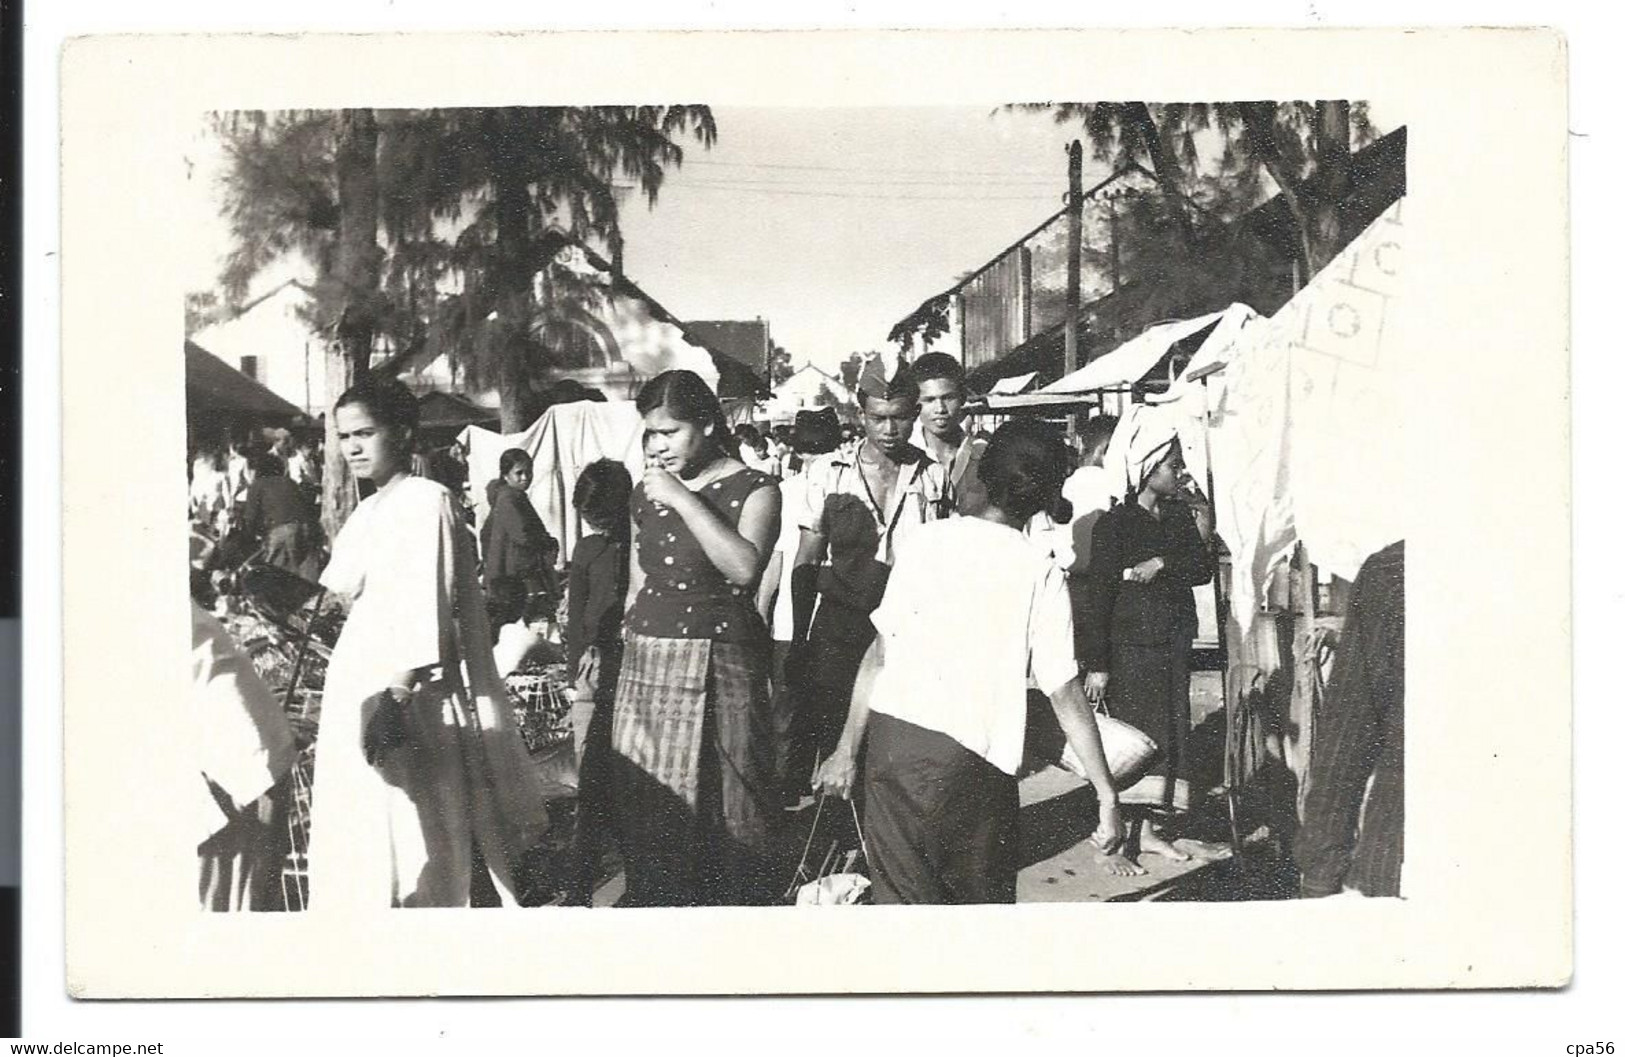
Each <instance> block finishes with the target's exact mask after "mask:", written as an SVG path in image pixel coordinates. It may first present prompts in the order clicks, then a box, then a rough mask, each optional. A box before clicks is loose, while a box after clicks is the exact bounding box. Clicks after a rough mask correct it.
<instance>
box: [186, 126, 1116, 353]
mask: <svg viewBox="0 0 1625 1057" xmlns="http://www.w3.org/2000/svg"><path fill="white" fill-rule="evenodd" d="M715 116H716V121H717V133H718V135H717V142H716V144H715V146H713V147H712V148H711V149H710V150H708V151H707V150H703V149H701V148H699V147H698V146H697V145H694V144H693V143H692V142H690V143H689V144H688V145H687V149H688V161H687V162H686V163H685V164H684V166H683V167H682V169H681V170H678V171H675V172H673V173H671V174H670V175H669V177H668V179H667V181H666V185H665V187H664V189H663V190H662V191H661V194H660V198H659V201H658V204H657V205H656V206H655V207H654V208H653V209H652V210H651V209H647V208H645V207H644V204H643V202H642V200H641V199H639V200H636V201H632V202H629V203H628V204H627V208H626V209H625V215H624V219H623V223H624V226H625V234H626V262H625V263H626V273H627V275H628V276H629V277H630V278H631V279H632V280H633V281H634V282H636V283H637V284H638V285H640V286H642V287H643V288H644V289H645V290H647V291H648V292H649V294H650V295H651V296H653V297H654V298H655V299H656V300H658V301H660V302H661V303H662V304H663V305H665V306H666V307H667V308H668V309H670V310H671V311H672V312H673V313H675V314H676V315H677V316H678V317H680V318H684V319H754V318H756V317H758V316H760V317H762V318H764V319H766V320H768V321H769V323H770V324H771V327H772V334H773V337H774V340H776V341H777V342H778V343H779V344H780V345H783V346H784V347H785V348H786V349H788V350H789V351H790V354H791V358H792V360H793V361H794V362H795V363H796V364H797V365H800V364H802V363H805V362H809V361H810V362H813V363H817V364H819V365H820V366H822V367H825V368H833V367H834V365H835V364H837V363H839V362H840V361H841V360H842V359H844V358H845V357H846V356H847V354H848V353H850V352H852V351H854V350H858V349H871V348H880V347H882V346H883V345H884V344H885V340H886V333H887V331H889V330H890V329H891V325H892V324H893V323H895V322H896V321H897V320H899V319H901V318H902V317H903V316H905V315H907V314H908V313H909V312H911V311H913V309H914V308H915V307H916V306H917V305H918V304H919V303H920V302H921V301H923V300H925V299H926V298H927V297H930V296H932V295H933V294H936V293H938V292H940V291H942V290H943V289H945V288H946V287H948V286H950V285H952V284H953V282H954V280H955V277H956V276H958V275H960V274H962V273H964V272H967V271H969V270H971V269H973V268H976V267H978V266H980V265H981V264H983V263H984V262H985V261H986V260H988V259H989V258H991V257H992V256H993V254H995V253H997V252H998V251H1000V250H1001V249H1003V248H1004V247H1006V246H1007V245H1009V244H1010V243H1011V242H1014V241H1015V240H1016V239H1017V238H1018V237H1020V236H1021V235H1023V234H1025V233H1026V232H1027V231H1028V230H1030V229H1031V228H1033V227H1034V226H1036V225H1037V224H1038V223H1039V222H1040V221H1042V220H1043V219H1044V218H1045V217H1047V216H1049V215H1050V214H1051V213H1053V212H1054V211H1055V210H1057V209H1059V208H1060V207H1061V194H1062V192H1064V191H1065V189H1066V153H1065V147H1066V143H1067V142H1068V141H1069V140H1070V139H1071V138H1072V136H1074V135H1076V132H1075V131H1074V130H1071V129H1063V128H1058V127H1057V126H1056V125H1055V123H1054V122H1053V121H1052V120H1051V119H1050V118H1049V117H1048V116H1046V115H1040V114H1011V113H1002V112H1001V113H990V112H989V111H988V110H985V109H946V108H930V109H896V108H888V109H882V108H865V109H825V110H785V109H773V110H768V109H718V110H717V111H716V112H715ZM187 162H188V166H187V172H188V181H187V182H188V187H189V189H190V191H189V194H188V199H189V201H188V203H187V208H188V210H189V215H190V217H191V220H192V223H191V224H190V226H189V229H190V230H191V231H193V232H196V233H197V234H198V236H199V237H198V238H197V239H195V240H190V244H191V250H192V261H191V264H190V266H189V269H188V276H189V285H188V288H189V289H194V290H204V289H212V288H213V285H214V279H215V276H216V275H217V273H218V270H219V263H218V262H219V258H220V256H221V255H222V253H223V252H224V251H225V249H226V248H227V246H228V245H229V238H228V236H227V234H226V232H225V226H224V223H223V222H222V221H221V220H220V219H219V217H218V213H217V206H216V204H215V203H216V189H215V186H214V184H215V180H216V178H217V175H218V172H219V169H220V160H219V156H218V151H217V150H216V149H215V148H214V146H213V144H212V143H211V142H210V140H209V137H208V135H207V134H206V133H201V132H200V134H199V135H198V137H197V139H196V140H195V142H194V144H193V149H191V150H190V151H189V152H188V157H187ZM1097 173H1098V174H1100V175H1104V169H1103V168H1102V167H1101V166H1099V165H1098V163H1095V162H1093V161H1092V160H1090V159H1088V157H1087V152H1086V155H1085V168H1084V174H1085V181H1086V182H1089V180H1090V177H1091V176H1095V175H1096V174H1097ZM287 274H289V272H288V271H286V270H279V271H278V272H277V274H276V275H275V276H266V277H265V285H269V283H270V282H271V281H273V279H274V280H275V281H280V279H281V278H284V277H286V275H287ZM256 285H257V288H260V287H259V284H256Z"/></svg>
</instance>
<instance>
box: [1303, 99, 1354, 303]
mask: <svg viewBox="0 0 1625 1057" xmlns="http://www.w3.org/2000/svg"><path fill="white" fill-rule="evenodd" d="M1314 136H1315V139H1314V151H1315V172H1316V174H1317V180H1316V184H1317V188H1316V194H1315V196H1314V198H1313V200H1312V201H1310V202H1309V203H1307V207H1308V208H1307V211H1308V214H1309V216H1308V221H1309V223H1308V228H1307V230H1308V234H1309V248H1310V251H1311V252H1312V253H1313V254H1314V256H1315V269H1316V270H1317V271H1318V270H1319V269H1321V268H1324V267H1325V266H1326V265H1327V264H1328V263H1330V261H1331V259H1332V257H1333V256H1334V255H1335V254H1336V252H1337V245H1338V243H1339V242H1340V241H1341V238H1342V233H1343V200H1344V199H1345V198H1347V197H1348V193H1349V182H1350V170H1351V168H1352V162H1351V156H1350V152H1349V103H1348V100H1347V99H1322V100H1319V101H1318V102H1316V103H1315V126H1314Z"/></svg>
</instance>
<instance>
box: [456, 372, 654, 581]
mask: <svg viewBox="0 0 1625 1057" xmlns="http://www.w3.org/2000/svg"><path fill="white" fill-rule="evenodd" d="M458 440H459V441H460V442H461V443H462V444H463V446H464V448H465V449H466V450H467V452H468V481H469V492H470V494H471V496H472V498H473V500H474V517H475V522H476V525H483V524H484V523H485V516H486V514H487V513H489V508H488V506H487V505H486V498H485V486H486V483H487V482H489V481H492V480H494V479H495V478H496V476H497V469H498V463H499V462H500V461H501V459H502V453H503V452H505V451H507V450H508V449H509V448H519V449H522V450H523V451H526V452H529V453H530V457H531V458H532V459H533V460H534V461H535V476H534V477H533V479H532V481H531V485H530V492H529V495H530V501H531V504H532V505H534V506H535V507H536V513H538V514H540V515H541V518H542V523H543V524H544V525H546V526H547V531H548V532H550V533H552V534H553V538H554V539H556V540H558V541H559V547H560V556H561V557H563V558H566V559H567V558H569V556H570V554H571V553H572V552H573V551H574V550H575V545H576V541H577V540H579V539H580V538H581V526H580V524H579V523H578V521H577V518H576V512H575V505H574V504H573V503H572V502H571V501H570V497H571V494H572V493H573V492H574V491H575V485H576V478H577V477H579V476H581V471H582V469H583V468H584V467H585V466H586V465H587V464H588V463H591V462H593V461H594V460H597V459H614V460H615V461H617V462H621V463H625V464H626V468H627V472H629V473H630V474H631V475H632V481H633V483H634V484H635V483H636V482H637V481H638V480H639V478H641V477H642V476H643V418H642V416H640V415H639V414H638V409H637V405H635V404H633V403H632V402H631V401H627V400H620V401H610V402H607V403H599V402H596V401H590V400H581V401H577V402H575V403H571V404H555V405H554V406H553V407H550V408H548V409H547V410H546V411H545V412H543V414H542V417H541V418H538V419H537V420H536V421H535V422H534V423H532V424H531V427H530V428H529V429H527V430H525V431H524V432H522V433H509V434H501V433H493V432H492V431H490V430H488V429H481V428H480V427H478V426H469V427H468V428H467V429H465V430H463V432H462V434H461V435H460V436H459V437H458Z"/></svg>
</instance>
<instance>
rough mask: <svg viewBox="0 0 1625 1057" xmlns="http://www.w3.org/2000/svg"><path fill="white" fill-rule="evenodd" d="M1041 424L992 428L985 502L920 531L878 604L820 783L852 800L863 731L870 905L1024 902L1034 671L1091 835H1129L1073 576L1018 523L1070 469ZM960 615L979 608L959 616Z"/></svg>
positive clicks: (1045, 501)
mask: <svg viewBox="0 0 1625 1057" xmlns="http://www.w3.org/2000/svg"><path fill="white" fill-rule="evenodd" d="M1045 429H1046V427H1044V426H1043V425H1042V424H1041V423H1033V422H1013V423H1010V424H1008V425H1006V426H1004V427H1003V428H1001V429H1000V430H999V433H998V434H997V435H995V436H994V438H993V440H992V442H991V443H990V444H989V445H988V448H987V452H986V454H985V456H984V457H983V460H982V482H983V483H984V484H985V485H986V488H987V494H988V502H987V505H986V506H985V507H984V508H983V510H982V512H981V513H979V514H978V515H976V516H974V517H969V518H952V519H947V520H943V521H937V522H934V523H931V524H927V525H924V526H922V527H921V529H920V530H919V531H917V532H916V533H915V534H914V535H913V537H912V539H911V540H910V542H909V545H908V546H907V547H906V548H905V549H903V550H902V551H901V552H900V553H899V555H898V559H897V563H896V566H895V568H894V569H893V570H892V574H891V577H890V579H889V581H888V583H887V585H886V592H885V597H884V598H883V600H882V601H881V604H880V606H879V608H878V609H876V610H875V612H874V614H873V618H872V619H873V622H874V626H875V629H876V631H877V632H878V636H877V638H876V639H875V642H874V644H873V645H871V646H870V648H869V651H868V652H867V653H866V654H865V655H864V658H863V663H862V666H861V667H860V669H859V672H858V677H857V682H856V686H855V688H854V691H853V694H852V708H851V711H850V713H849V714H848V716H847V721H846V725H845V727H844V729H843V730H842V732H841V737H840V740H839V742H838V743H837V746H836V748H835V750H834V751H833V752H832V753H831V755H830V758H829V759H828V760H827V761H826V762H825V764H824V765H823V767H821V768H820V770H819V773H818V776H817V779H816V784H817V785H818V786H819V787H820V788H823V789H825V790H828V791H832V792H835V793H838V794H840V795H843V796H844V795H849V794H850V793H851V792H852V789H853V785H854V780H855V774H856V759H857V752H858V747H859V745H860V743H864V742H865V737H866V735H867V743H866V745H865V753H866V757H865V763H864V773H863V790H864V804H863V816H864V829H865V835H866V838H867V850H868V863H869V868H870V872H871V874H872V878H871V880H872V881H873V884H874V887H873V892H874V898H875V901H876V902H880V903H1008V902H1014V901H1015V887H1016V870H1017V867H1018V865H1019V864H1018V863H1017V861H1016V850H1017V839H1016V837H1017V835H1016V816H1017V811H1018V806H1019V804H1018V800H1017V793H1016V772H1017V770H1018V769H1019V768H1020V766H1021V760H1022V754H1023V748H1024V743H1025V737H1026V723H1027V696H1026V695H1027V678H1028V676H1029V675H1031V677H1032V678H1033V680H1034V681H1035V682H1037V684H1038V687H1039V689H1041V690H1042V691H1043V692H1044V693H1045V694H1046V695H1048V696H1049V698H1050V700H1051V703H1052V705H1053V707H1054V709H1055V714H1056V719H1057V720H1058V721H1059V723H1060V725H1061V729H1062V731H1063V732H1064V733H1065V735H1066V738H1067V741H1068V743H1069V744H1070V745H1071V746H1072V747H1073V749H1074V750H1075V751H1076V752H1077V754H1078V756H1079V758H1080V759H1081V760H1082V761H1083V765H1084V770H1085V772H1086V774H1087V776H1088V778H1089V781H1090V782H1091V784H1092V785H1093V786H1094V788H1095V792H1096V796H1097V798H1098V800H1099V803H1100V809H1101V814H1100V827H1099V829H1098V830H1097V831H1096V835H1095V840H1096V843H1097V844H1098V846H1100V847H1101V848H1102V850H1104V851H1106V852H1108V853H1111V852H1113V851H1115V848H1116V845H1117V844H1118V843H1119V842H1120V841H1121V839H1122V835H1123V827H1122V821H1121V819H1120V818H1119V816H1118V811H1117V793H1116V791H1115V789H1114V788H1113V785H1112V778H1111V774H1110V773H1109V771H1108V770H1107V765H1106V760H1105V753H1104V751H1103V750H1102V748H1101V743H1100V732H1099V730H1098V728H1097V727H1096V725H1095V723H1094V720H1093V714H1092V712H1091V711H1090V709H1089V706H1088V704H1087V702H1086V701H1085V698H1084V695H1083V688H1082V685H1081V683H1080V681H1079V678H1078V664H1077V660H1076V657H1075V656H1074V652H1073V643H1072V618H1071V609H1070V606H1069V604H1068V600H1067V594H1066V587H1065V582H1064V576H1063V574H1062V573H1061V571H1060V570H1059V569H1058V568H1056V567H1055V566H1054V565H1053V564H1052V563H1051V562H1049V561H1048V560H1046V559H1045V558H1043V557H1042V556H1041V555H1039V554H1037V553H1036V552H1035V551H1034V550H1033V548H1032V546H1031V545H1030V544H1029V543H1028V541H1027V540H1026V539H1025V538H1024V537H1023V536H1022V533H1021V526H1023V525H1025V524H1026V523H1027V521H1028V520H1029V519H1030V518H1031V517H1032V516H1033V514H1034V513H1036V512H1037V511H1039V510H1041V509H1043V508H1044V507H1046V506H1048V505H1050V504H1052V503H1053V502H1054V499H1055V494H1056V492H1058V491H1059V489H1060V485H1061V480H1062V478H1063V476H1064V475H1065V473H1066V453H1065V449H1064V447H1063V446H1062V444H1061V442H1060V440H1059V438H1058V437H1055V436H1054V435H1053V434H1048V433H1046V432H1045ZM948 590H951V591H952V595H953V600H954V603H955V604H954V605H952V606H947V605H945V604H944V603H945V591H948ZM967 612H969V613H974V614H975V619H962V618H963V617H964V615H965V614H966V613H967Z"/></svg>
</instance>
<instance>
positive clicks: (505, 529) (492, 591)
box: [480, 448, 559, 634]
mask: <svg viewBox="0 0 1625 1057" xmlns="http://www.w3.org/2000/svg"><path fill="white" fill-rule="evenodd" d="M497 471H498V473H499V474H500V475H501V476H499V477H497V478H496V479H494V480H492V481H491V482H490V484H488V485H487V486H486V493H485V494H486V497H487V498H488V499H489V500H490V504H491V512H490V513H489V514H488V515H486V518H485V524H484V526H482V527H481V529H480V553H481V554H482V555H483V557H484V559H485V593H486V614H487V616H488V617H489V618H490V621H491V631H492V633H493V634H497V633H499V632H500V630H501V628H502V626H503V625H504V624H511V623H513V622H514V621H516V620H519V619H521V618H522V617H523V615H524V612H525V608H526V605H525V603H526V601H527V599H528V598H529V596H531V595H537V594H539V595H544V596H546V599H547V602H546V603H545V608H546V609H547V610H548V611H549V612H551V610H552V608H553V606H555V605H557V604H558V600H559V584H558V577H557V576H556V575H555V574H554V572H553V563H554V561H556V560H557V558H558V555H559V545H558V541H556V540H555V539H554V538H553V535H552V533H550V532H548V531H547V526H546V525H543V524H542V519H541V516H540V515H538V514H537V513H536V508H535V507H534V506H532V505H531V502H530V496H529V495H528V494H527V493H528V491H529V489H530V483H531V476H532V474H533V472H534V470H533V466H532V462H531V458H530V455H529V453H527V452H526V451H525V450H524V449H522V448H509V449H508V450H507V451H505V452H503V453H502V459H501V461H500V462H498V464H497Z"/></svg>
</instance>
